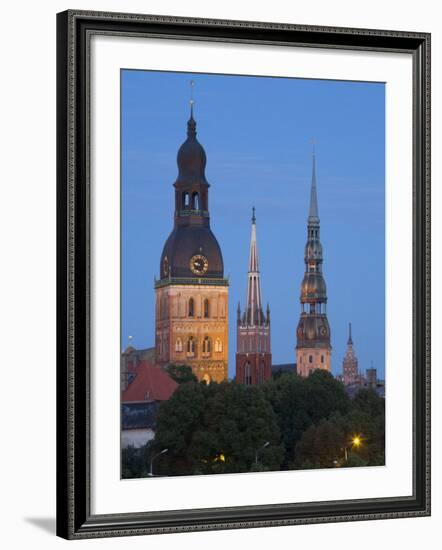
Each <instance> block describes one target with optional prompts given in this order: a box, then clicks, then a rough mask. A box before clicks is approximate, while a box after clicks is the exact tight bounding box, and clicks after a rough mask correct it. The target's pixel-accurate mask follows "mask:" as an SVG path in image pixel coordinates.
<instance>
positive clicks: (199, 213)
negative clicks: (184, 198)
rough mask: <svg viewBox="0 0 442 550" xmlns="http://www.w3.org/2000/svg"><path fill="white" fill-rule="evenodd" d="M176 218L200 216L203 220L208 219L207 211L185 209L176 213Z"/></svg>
mask: <svg viewBox="0 0 442 550" xmlns="http://www.w3.org/2000/svg"><path fill="white" fill-rule="evenodd" d="M177 216H202V217H203V218H208V217H209V211H208V210H200V209H192V208H186V209H182V210H178V211H177Z"/></svg>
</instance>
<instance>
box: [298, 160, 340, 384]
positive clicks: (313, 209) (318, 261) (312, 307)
mask: <svg viewBox="0 0 442 550" xmlns="http://www.w3.org/2000/svg"><path fill="white" fill-rule="evenodd" d="M304 262H305V274H304V279H303V281H302V284H301V318H300V319H299V323H298V328H297V331H296V335H297V345H296V363H297V365H296V369H297V373H298V374H299V375H300V376H308V375H309V374H310V373H311V372H313V371H314V370H316V369H325V370H328V371H330V366H331V365H330V363H331V349H332V348H331V345H330V326H329V324H328V320H327V311H326V304H327V289H326V285H325V281H324V277H323V276H322V246H321V242H320V240H319V214H318V198H317V192H316V159H315V154H314V153H313V172H312V184H311V191H310V210H309V216H308V220H307V244H306V245H305V254H304Z"/></svg>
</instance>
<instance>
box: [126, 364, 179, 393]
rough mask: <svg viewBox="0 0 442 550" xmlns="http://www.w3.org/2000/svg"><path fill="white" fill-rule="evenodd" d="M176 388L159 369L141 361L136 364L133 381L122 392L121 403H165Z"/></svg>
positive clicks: (174, 383) (173, 382)
mask: <svg viewBox="0 0 442 550" xmlns="http://www.w3.org/2000/svg"><path fill="white" fill-rule="evenodd" d="M177 387H178V384H177V383H176V382H175V381H174V380H172V378H170V376H168V375H167V374H166V373H165V372H164V371H163V369H162V368H161V367H158V366H156V365H153V364H152V363H150V362H149V361H146V360H143V361H140V363H139V364H138V367H137V374H136V376H135V378H134V380H133V381H132V382H131V383H130V384H129V386H128V387H127V388H126V390H125V391H124V392H123V395H122V402H123V403H130V402H134V401H137V402H140V401H167V400H168V399H170V397H171V396H172V394H173V392H174V391H175V390H176V388H177Z"/></svg>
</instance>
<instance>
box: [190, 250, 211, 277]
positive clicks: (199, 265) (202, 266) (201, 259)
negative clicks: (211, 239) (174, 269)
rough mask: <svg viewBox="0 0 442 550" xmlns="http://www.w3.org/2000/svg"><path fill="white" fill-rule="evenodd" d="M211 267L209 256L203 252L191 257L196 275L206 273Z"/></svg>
mask: <svg viewBox="0 0 442 550" xmlns="http://www.w3.org/2000/svg"><path fill="white" fill-rule="evenodd" d="M208 268H209V262H208V261H207V258H206V257H205V256H203V255H202V254H197V255H196V256H192V257H191V258H190V269H191V271H192V273H195V275H204V273H205V272H206V271H207V270H208Z"/></svg>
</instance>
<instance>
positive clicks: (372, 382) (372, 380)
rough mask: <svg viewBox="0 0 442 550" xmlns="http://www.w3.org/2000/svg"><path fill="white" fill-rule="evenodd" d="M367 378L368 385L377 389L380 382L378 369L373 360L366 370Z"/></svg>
mask: <svg viewBox="0 0 442 550" xmlns="http://www.w3.org/2000/svg"><path fill="white" fill-rule="evenodd" d="M365 374H366V379H367V387H368V388H370V389H372V390H375V389H376V386H377V382H378V373H377V370H376V369H375V368H374V367H373V361H372V362H371V368H369V369H367V370H366V371H365Z"/></svg>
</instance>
